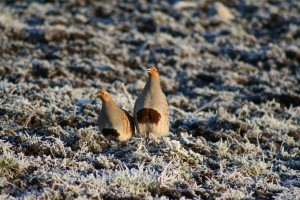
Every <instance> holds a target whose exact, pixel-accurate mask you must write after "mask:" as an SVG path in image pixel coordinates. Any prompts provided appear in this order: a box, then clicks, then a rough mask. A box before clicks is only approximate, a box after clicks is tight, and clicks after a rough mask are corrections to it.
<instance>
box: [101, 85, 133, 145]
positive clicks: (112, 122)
mask: <svg viewBox="0 0 300 200" xmlns="http://www.w3.org/2000/svg"><path fill="white" fill-rule="evenodd" d="M97 95H98V96H99V97H100V98H101V100H102V109H101V111H100V113H99V118H98V127H99V130H100V131H101V133H102V134H103V135H104V136H106V137H111V136H113V137H114V138H116V139H117V141H119V142H124V141H126V140H128V139H129V138H130V137H131V136H132V134H133V133H134V123H133V119H132V117H131V116H130V115H129V114H128V113H127V112H126V111H125V110H123V109H121V108H119V106H118V105H117V104H116V103H115V102H114V100H113V99H112V97H111V96H110V95H109V93H108V92H107V91H103V90H102V91H99V92H97Z"/></svg>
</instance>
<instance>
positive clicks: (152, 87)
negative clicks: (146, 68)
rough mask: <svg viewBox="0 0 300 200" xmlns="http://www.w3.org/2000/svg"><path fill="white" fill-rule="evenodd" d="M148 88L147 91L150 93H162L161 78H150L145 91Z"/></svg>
mask: <svg viewBox="0 0 300 200" xmlns="http://www.w3.org/2000/svg"><path fill="white" fill-rule="evenodd" d="M146 88H147V90H148V91H149V92H152V91H154V92H157V91H161V87H160V80H159V77H156V78H149V79H148V81H147V83H146V87H145V89H146Z"/></svg>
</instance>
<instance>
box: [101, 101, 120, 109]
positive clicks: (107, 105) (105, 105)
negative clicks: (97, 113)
mask: <svg viewBox="0 0 300 200" xmlns="http://www.w3.org/2000/svg"><path fill="white" fill-rule="evenodd" d="M114 107H117V104H116V103H115V102H114V101H103V102H102V110H103V111H107V110H108V108H114Z"/></svg>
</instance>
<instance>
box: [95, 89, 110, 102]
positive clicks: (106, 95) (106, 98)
mask: <svg viewBox="0 0 300 200" xmlns="http://www.w3.org/2000/svg"><path fill="white" fill-rule="evenodd" d="M96 95H97V96H98V97H100V98H101V100H102V101H105V102H108V101H110V100H111V96H110V95H109V93H108V92H107V91H105V90H100V91H98V92H97V93H96Z"/></svg>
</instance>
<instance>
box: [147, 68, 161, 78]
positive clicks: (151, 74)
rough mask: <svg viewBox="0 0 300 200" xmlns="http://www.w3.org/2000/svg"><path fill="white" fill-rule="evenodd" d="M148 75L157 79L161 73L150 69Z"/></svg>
mask: <svg viewBox="0 0 300 200" xmlns="http://www.w3.org/2000/svg"><path fill="white" fill-rule="evenodd" d="M148 75H149V77H150V78H151V79H156V78H158V77H159V73H158V71H157V69H156V68H155V67H153V66H152V67H150V68H148Z"/></svg>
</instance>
